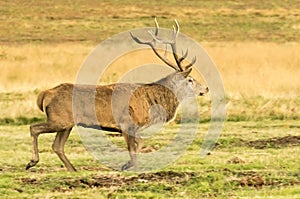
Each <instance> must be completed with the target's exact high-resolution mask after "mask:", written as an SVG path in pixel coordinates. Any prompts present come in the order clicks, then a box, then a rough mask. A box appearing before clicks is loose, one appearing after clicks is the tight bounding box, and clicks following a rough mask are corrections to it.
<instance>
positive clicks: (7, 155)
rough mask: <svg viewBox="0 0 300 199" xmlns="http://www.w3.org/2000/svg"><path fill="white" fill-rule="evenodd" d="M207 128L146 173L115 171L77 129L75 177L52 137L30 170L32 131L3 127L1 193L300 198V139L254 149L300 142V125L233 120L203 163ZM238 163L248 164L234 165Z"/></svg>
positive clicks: (70, 151) (72, 155) (72, 146)
mask: <svg viewBox="0 0 300 199" xmlns="http://www.w3.org/2000/svg"><path fill="white" fill-rule="evenodd" d="M170 125H171V127H172V126H173V127H176V126H177V125H176V124H175V123H172V124H170ZM208 126H209V124H208V123H203V124H201V125H200V128H199V131H198V133H197V136H196V138H195V140H194V142H193V143H192V145H190V147H189V148H188V150H187V151H186V153H185V154H184V155H183V156H182V157H181V158H179V159H178V160H177V161H176V162H174V163H172V164H170V165H169V166H167V167H165V168H161V169H159V170H155V171H152V172H146V173H133V172H123V173H122V172H117V171H113V170H110V169H109V168H107V167H106V166H105V165H102V164H101V162H99V161H97V160H95V159H93V157H92V156H91V155H90V154H89V153H88V152H87V151H86V150H85V149H84V146H83V145H82V143H81V141H80V138H79V136H78V135H77V133H76V131H73V133H72V134H71V136H70V139H69V141H68V142H67V144H66V154H67V156H68V157H69V159H70V160H71V161H72V162H73V164H74V165H75V166H76V167H77V169H78V170H79V171H78V172H76V173H69V172H66V171H65V168H64V167H62V163H61V162H60V160H59V159H58V157H57V156H56V155H55V154H54V153H53V152H52V150H51V144H52V141H53V139H54V135H52V134H48V135H41V136H40V140H39V141H40V142H39V143H40V158H41V160H40V162H39V164H38V165H37V166H36V167H34V168H32V169H31V170H29V171H25V170H24V168H25V165H26V163H27V162H28V161H29V159H30V156H31V140H30V136H29V129H28V126H27V125H21V126H0V131H1V132H2V133H1V136H0V144H1V157H0V170H1V179H0V193H1V195H2V196H4V197H7V198H30V197H31V198H32V197H33V198H45V197H46V196H47V197H54V198H106V197H111V198H116V197H118V198H128V197H129V198H166V197H171V198H182V197H184V198H242V197H244V198H252V197H258V198H259V197H261V198H272V197H273V198H274V197H275V198H298V197H300V192H299V188H300V175H299V169H300V167H299V165H300V159H299V158H297V154H299V152H300V144H299V141H298V142H294V143H293V144H289V143H287V142H285V143H280V142H279V143H277V146H267V145H266V147H265V148H255V146H254V143H258V144H259V143H260V142H262V141H266V140H269V141H271V140H274V139H279V138H283V137H287V136H288V135H290V136H291V135H293V136H295V137H297V138H299V137H300V134H299V128H300V127H299V125H298V122H297V121H293V120H287V121H280V120H279V121H278V120H274V121H256V122H254V121H253V122H227V123H226V124H225V127H224V131H223V133H222V135H221V137H220V139H219V141H218V144H217V146H216V148H215V149H214V150H213V151H212V152H211V154H210V155H209V156H206V157H205V158H200V157H199V151H200V149H201V143H202V141H203V138H204V136H205V132H206V130H207V128H208ZM171 129H172V128H171ZM169 135H170V133H169V134H167V135H164V137H168V136H169ZM157 136H158V137H154V138H151V139H147V140H146V143H145V145H146V146H154V145H155V144H157V143H159V142H161V136H162V135H157ZM111 139H112V140H117V141H118V140H119V139H120V138H118V137H116V138H111ZM8 143H9V144H8ZM251 144H252V145H251ZM117 156H118V154H116V157H117ZM233 158H238V159H240V160H242V162H231V161H230V160H232V159H233ZM153 164H155V163H154V162H153Z"/></svg>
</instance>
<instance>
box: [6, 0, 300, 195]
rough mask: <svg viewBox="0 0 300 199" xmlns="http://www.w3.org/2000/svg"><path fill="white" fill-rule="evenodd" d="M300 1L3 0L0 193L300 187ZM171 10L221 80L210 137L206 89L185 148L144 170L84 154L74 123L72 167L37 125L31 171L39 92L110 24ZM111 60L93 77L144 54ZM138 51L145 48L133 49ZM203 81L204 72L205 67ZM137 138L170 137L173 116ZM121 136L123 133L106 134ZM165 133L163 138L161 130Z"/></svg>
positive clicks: (61, 77)
mask: <svg viewBox="0 0 300 199" xmlns="http://www.w3.org/2000/svg"><path fill="white" fill-rule="evenodd" d="M299 13H300V7H299V1H297V0H290V1H279V0H278V1H277V0H275V1H258V0H251V1H215V0H213V1H178V0H172V1H151V2H146V1H130V0H125V1H119V0H113V1H96V0H86V1H69V2H67V3H66V2H65V1H58V0H55V1H49V0H45V1H21V0H14V1H0V146H1V148H0V150H1V153H0V174H1V178H0V195H1V198H166V197H168V198H282V199H283V198H295V199H296V198H300V166H299V165H300V158H299V155H298V154H299V153H300V124H299V120H300V81H299V77H300V57H299V52H300V43H299V42H300V34H299V30H300V15H299ZM154 16H156V17H157V18H158V20H159V22H160V25H161V26H162V27H171V25H172V23H173V21H172V20H173V19H174V18H176V19H178V21H179V23H180V25H181V32H182V33H184V34H186V35H188V36H190V37H192V38H194V39H195V40H196V41H198V42H199V43H200V44H201V45H202V46H203V47H204V48H205V49H206V50H207V52H208V54H209V55H210V56H211V57H212V59H213V60H214V62H215V63H216V65H217V67H218V70H219V72H220V74H221V76H222V79H223V82H224V86H225V89H226V100H227V101H226V108H227V116H226V122H225V124H224V129H223V132H222V134H221V136H220V138H219V140H218V142H217V145H216V147H215V148H214V150H213V151H212V152H211V154H210V155H208V156H207V157H205V158H200V157H199V152H200V148H201V144H202V142H203V139H204V136H205V134H206V132H207V129H208V128H209V125H210V124H209V120H210V115H211V113H210V111H211V106H210V96H209V95H207V96H204V97H202V98H201V99H199V104H200V105H201V110H200V114H201V115H200V116H201V117H200V124H199V129H198V131H197V135H196V138H195V140H194V141H193V143H192V144H191V145H190V146H189V148H188V150H187V151H186V153H185V154H184V155H183V156H182V157H181V158H179V159H178V160H177V161H176V162H174V163H173V164H171V165H169V166H167V167H165V168H161V169H158V170H155V171H152V172H145V173H134V172H117V171H113V170H111V169H109V168H107V167H106V166H105V165H104V164H101V162H99V161H97V160H95V159H94V158H93V157H92V156H91V154H89V153H88V152H87V151H86V150H85V148H84V146H83V144H82V141H81V140H80V138H79V136H78V134H77V132H76V129H74V130H73V132H72V134H71V136H70V138H69V140H68V142H67V144H66V154H67V156H68V157H69V159H70V160H71V162H72V163H73V164H74V165H75V167H76V168H77V169H78V170H79V171H78V172H77V173H68V172H66V171H65V168H64V167H63V166H62V163H61V162H60V160H59V158H58V157H57V156H56V155H55V154H54V152H53V151H52V149H51V145H52V141H53V139H54V136H55V135H54V134H49V135H41V136H40V158H41V160H40V162H39V164H38V165H37V166H36V167H34V168H32V169H31V170H29V171H25V166H26V164H27V162H28V161H29V160H30V157H31V139H30V136H29V124H31V123H34V122H40V121H43V120H44V119H45V116H44V115H43V113H41V112H40V111H39V110H38V108H37V107H36V96H37V94H38V93H39V92H40V91H41V90H43V89H47V88H51V87H53V86H55V85H57V84H59V83H62V82H74V81H75V79H76V75H77V73H78V70H79V68H80V66H81V64H82V63H83V61H84V60H85V58H86V57H87V55H88V54H89V53H90V52H91V50H93V49H94V48H95V47H96V45H98V44H99V43H100V42H101V41H103V40H104V39H106V38H108V37H110V36H112V35H113V34H116V33H119V32H122V31H126V30H130V29H133V28H140V27H146V26H153V17H154ZM142 53H143V54H135V55H130V56H127V57H126V56H125V57H122V58H120V59H119V60H117V61H116V62H114V63H113V65H112V66H111V67H110V69H111V70H110V71H107V73H106V76H105V77H104V79H103V81H102V82H101V83H107V82H115V81H118V79H119V78H120V77H121V76H122V75H123V74H124V73H126V72H127V71H129V70H130V69H132V68H133V67H134V66H136V65H139V64H142V63H144V61H145V60H146V61H153V62H156V61H157V58H155V57H154V56H153V54H152V53H149V52H142ZM140 56H143V59H138V57H140ZM200 81H202V82H204V83H205V80H204V79H200ZM179 120H180V117H178V118H176V119H175V121H173V122H172V123H171V124H169V125H168V126H169V128H168V129H166V132H170V133H165V134H164V133H158V134H156V135H155V136H153V137H152V138H151V139H146V140H145V148H144V149H143V150H144V151H147V150H148V151H149V150H150V151H151V150H156V149H158V148H159V147H161V146H163V145H164V144H166V141H167V140H169V139H171V138H172V137H171V135H172V134H173V133H175V130H174V129H176V128H178V127H179V126H180V124H179ZM110 139H111V140H112V141H114V142H115V143H117V144H118V145H119V146H121V147H124V149H125V144H124V141H123V139H122V138H121V137H111V138H110ZM162 140H163V141H162Z"/></svg>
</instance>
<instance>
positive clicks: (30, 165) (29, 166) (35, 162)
mask: <svg viewBox="0 0 300 199" xmlns="http://www.w3.org/2000/svg"><path fill="white" fill-rule="evenodd" d="M37 163H38V162H37V161H34V160H30V162H29V163H28V164H27V166H26V168H25V169H26V170H28V169H30V168H31V167H33V166H35V165H36V164H37Z"/></svg>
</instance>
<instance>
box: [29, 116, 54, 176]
mask: <svg viewBox="0 0 300 199" xmlns="http://www.w3.org/2000/svg"><path fill="white" fill-rule="evenodd" d="M56 131H57V128H55V127H54V126H53V125H51V123H47V122H46V123H40V124H32V125H30V135H31V139H32V146H33V150H32V158H31V160H30V162H29V163H28V164H27V166H26V170H27V169H29V168H31V167H33V166H35V165H36V164H37V163H38V162H39V151H38V137H39V135H40V134H42V133H53V132H56Z"/></svg>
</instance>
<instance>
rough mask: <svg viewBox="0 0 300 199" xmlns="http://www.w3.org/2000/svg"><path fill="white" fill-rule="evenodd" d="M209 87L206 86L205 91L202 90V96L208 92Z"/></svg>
mask: <svg viewBox="0 0 300 199" xmlns="http://www.w3.org/2000/svg"><path fill="white" fill-rule="evenodd" d="M208 91H209V89H208V87H206V88H205V90H204V92H200V94H199V95H200V96H203V95H204V94H206V93H208Z"/></svg>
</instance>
